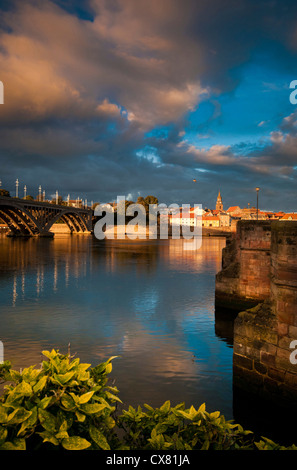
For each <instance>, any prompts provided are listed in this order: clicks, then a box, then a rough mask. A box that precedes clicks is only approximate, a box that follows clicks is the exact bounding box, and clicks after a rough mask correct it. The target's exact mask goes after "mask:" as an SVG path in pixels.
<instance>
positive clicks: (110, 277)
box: [0, 235, 233, 418]
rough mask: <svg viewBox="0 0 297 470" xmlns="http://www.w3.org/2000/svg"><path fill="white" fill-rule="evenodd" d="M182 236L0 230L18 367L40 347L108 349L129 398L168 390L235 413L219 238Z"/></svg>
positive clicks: (12, 355) (36, 357) (34, 359)
mask: <svg viewBox="0 0 297 470" xmlns="http://www.w3.org/2000/svg"><path fill="white" fill-rule="evenodd" d="M183 244H184V241H183V240H141V241H137V240H135V241H131V240H121V241H120V240H118V241H117V240H106V241H98V240H96V239H95V238H93V237H91V236H90V237H79V236H73V237H70V236H68V235H65V236H62V235H61V236H56V237H55V238H54V239H51V240H44V239H40V240H38V239H29V240H11V239H6V238H2V239H0V266H1V268H0V299H1V310H0V339H1V340H2V341H3V342H4V344H5V356H6V358H7V359H8V358H9V359H10V360H12V362H13V365H14V367H16V368H18V367H24V366H28V365H29V364H38V363H39V362H40V361H41V354H40V352H41V351H42V350H43V349H48V348H50V349H51V348H58V349H60V350H61V351H67V346H68V343H70V344H71V351H72V352H73V353H77V355H78V356H79V357H80V358H81V360H82V361H86V362H89V363H91V364H93V365H95V364H96V363H98V362H99V361H101V360H105V359H106V358H107V357H109V356H110V355H119V356H120V358H119V359H116V360H115V361H114V377H115V378H116V384H117V386H118V387H119V389H120V392H121V398H122V399H123V401H124V402H126V403H131V404H134V405H136V404H143V403H144V402H148V403H151V404H152V405H155V406H159V405H160V404H161V403H162V402H164V401H165V400H166V399H170V400H171V401H172V402H173V403H178V402H181V401H186V403H187V404H188V405H190V404H192V403H193V404H197V405H199V404H200V403H201V402H204V401H206V402H207V406H208V408H209V409H210V410H213V409H219V410H221V411H222V412H223V413H224V414H225V415H226V416H227V417H229V418H231V417H232V416H233V414H232V348H231V347H230V344H229V343H228V342H226V341H225V340H222V338H221V337H220V336H217V335H216V333H215V322H214V319H215V317H214V282H215V274H216V272H217V271H218V270H219V269H220V267H221V251H222V248H223V246H224V245H225V241H224V239H222V238H218V239H212V238H206V239H203V244H202V247H199V248H197V249H196V250H192V251H189V250H185V249H184V247H183Z"/></svg>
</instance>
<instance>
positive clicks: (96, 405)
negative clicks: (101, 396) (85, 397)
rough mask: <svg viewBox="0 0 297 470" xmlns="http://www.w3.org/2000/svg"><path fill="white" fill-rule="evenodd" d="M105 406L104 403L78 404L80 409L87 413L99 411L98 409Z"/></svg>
mask: <svg viewBox="0 0 297 470" xmlns="http://www.w3.org/2000/svg"><path fill="white" fill-rule="evenodd" d="M105 408H107V406H106V405H99V403H90V404H89V403H87V404H85V405H82V406H80V410H81V411H83V412H84V413H86V414H88V415H89V414H95V413H100V411H103V410H104V409H105Z"/></svg>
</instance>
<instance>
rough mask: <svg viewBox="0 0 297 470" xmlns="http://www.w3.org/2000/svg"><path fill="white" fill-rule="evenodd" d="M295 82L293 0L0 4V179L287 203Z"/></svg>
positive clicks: (295, 158) (96, 191)
mask: <svg viewBox="0 0 297 470" xmlns="http://www.w3.org/2000/svg"><path fill="white" fill-rule="evenodd" d="M293 80H297V4H296V2H294V1H286V0H285V1H281V0H267V1H266V0H263V1H259V0H258V1H254V0H236V1H235V0H228V1H226V0H162V1H160V0H85V1H82V0H80V1H79V0H55V1H54V0H16V1H13V0H12V1H11V0H9V1H4V0H0V81H1V82H2V83H3V86H4V104H1V105H0V180H1V185H2V186H1V187H2V188H5V189H8V190H9V191H10V193H11V195H12V196H14V195H15V193H16V184H15V182H16V179H18V180H19V195H20V196H22V195H23V187H24V185H26V187H27V194H30V195H32V196H34V197H35V196H36V195H37V194H38V188H39V185H41V187H42V191H45V194H46V197H47V198H51V197H52V196H54V195H55V193H56V191H58V193H59V194H60V195H61V196H63V197H64V198H67V196H68V194H69V195H70V198H71V199H76V198H77V197H80V198H82V199H84V200H86V199H87V201H88V202H89V203H90V202H91V201H94V202H95V201H96V202H112V201H115V200H116V199H117V196H125V197H126V199H129V200H133V201H136V200H137V197H138V196H143V197H145V196H147V195H154V196H156V197H157V198H158V200H159V202H160V203H165V204H171V203H175V204H176V203H177V204H191V205H193V204H202V206H203V207H209V208H214V207H215V202H216V198H217V195H218V191H219V190H220V192H221V195H222V199H223V204H224V208H225V209H227V208H228V207H230V206H234V205H239V206H240V207H242V208H243V207H247V206H248V204H250V205H251V206H253V205H256V191H255V188H256V187H259V188H260V192H259V207H260V209H263V210H275V211H279V210H284V211H285V212H291V211H297V204H296V200H297V197H296V196H297V185H296V181H297V178H296V176H297V104H294V103H292V102H291V101H290V95H291V93H292V91H293V90H292V88H290V83H291V82H292V81H293ZM193 180H196V182H194V181H193Z"/></svg>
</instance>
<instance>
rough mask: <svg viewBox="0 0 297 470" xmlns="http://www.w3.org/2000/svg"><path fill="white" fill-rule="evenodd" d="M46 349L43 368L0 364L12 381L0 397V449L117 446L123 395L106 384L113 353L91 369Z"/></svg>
mask: <svg viewBox="0 0 297 470" xmlns="http://www.w3.org/2000/svg"><path fill="white" fill-rule="evenodd" d="M43 354H44V355H45V356H46V357H47V359H48V360H47V361H43V362H42V367H41V368H40V369H36V368H34V367H28V368H26V369H24V370H23V371H22V372H17V371H14V370H12V369H11V367H10V364H9V363H7V362H6V363H4V364H3V365H2V366H1V368H0V377H1V378H2V379H3V380H5V381H8V382H10V384H9V385H6V386H5V390H4V394H3V396H2V397H1V400H0V449H9V450H10V449H11V450H14V449H39V448H40V446H41V445H43V446H44V445H45V444H47V447H50V448H57V449H58V448H60V449H66V450H74V449H76V450H81V449H105V450H109V449H110V446H113V447H118V440H117V437H116V434H115V433H114V432H113V428H114V426H115V421H114V419H113V418H112V413H113V412H114V411H115V403H116V402H120V401H121V400H120V399H119V398H118V397H117V393H118V390H117V389H116V388H115V387H110V386H108V385H107V374H109V373H110V372H111V370H112V363H111V361H112V359H113V357H111V358H110V359H108V361H106V362H104V363H102V364H100V365H98V366H97V367H94V368H93V369H90V364H81V363H80V360H79V359H73V360H71V359H70V357H69V355H63V354H60V353H59V352H57V351H55V350H53V351H51V352H49V351H44V352H43ZM89 369H90V370H89Z"/></svg>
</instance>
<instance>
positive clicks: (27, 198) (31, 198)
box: [24, 194, 34, 201]
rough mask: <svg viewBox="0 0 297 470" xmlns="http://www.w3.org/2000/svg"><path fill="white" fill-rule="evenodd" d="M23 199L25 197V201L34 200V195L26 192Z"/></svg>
mask: <svg viewBox="0 0 297 470" xmlns="http://www.w3.org/2000/svg"><path fill="white" fill-rule="evenodd" d="M24 199H26V201H34V197H33V196H30V194H28V195H27V196H26V197H24Z"/></svg>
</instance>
